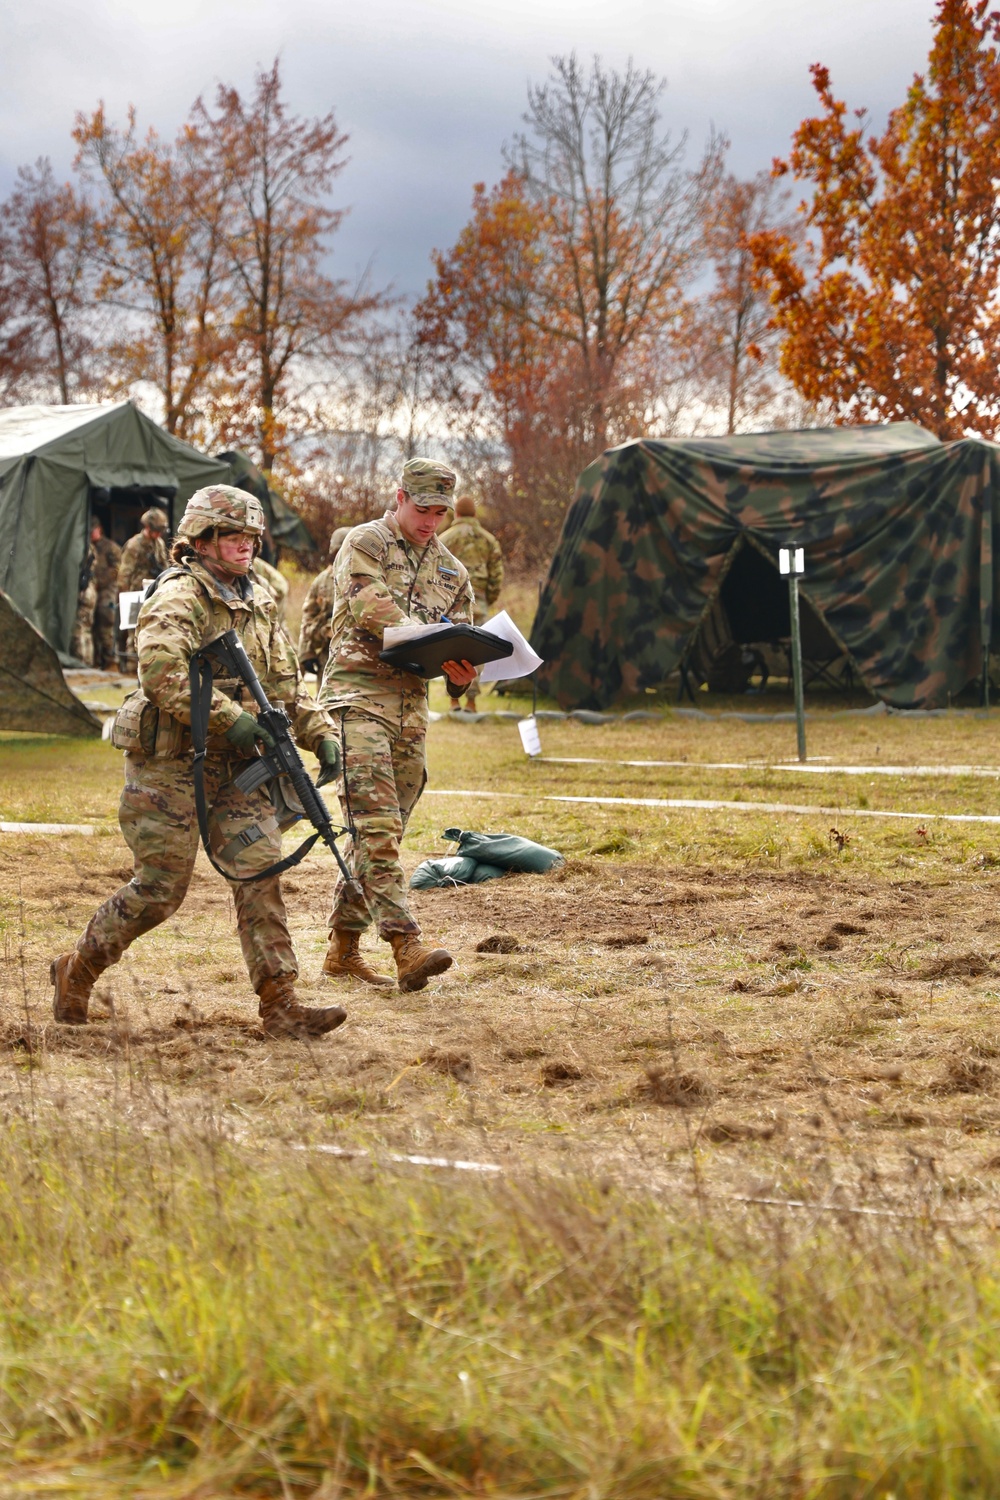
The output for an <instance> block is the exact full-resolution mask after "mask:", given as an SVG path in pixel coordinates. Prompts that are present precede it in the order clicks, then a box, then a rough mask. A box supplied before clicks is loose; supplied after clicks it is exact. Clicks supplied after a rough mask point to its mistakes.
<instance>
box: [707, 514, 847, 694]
mask: <svg viewBox="0 0 1000 1500" xmlns="http://www.w3.org/2000/svg"><path fill="white" fill-rule="evenodd" d="M799 605H800V620H801V628H802V656H803V664H804V667H805V675H806V683H807V685H808V684H809V683H815V682H818V681H823V682H826V683H827V684H828V685H829V686H850V685H851V683H852V674H851V665H850V660H849V658H848V656H847V654H846V653H845V651H844V649H843V647H842V646H841V645H840V644H839V643H838V642H837V640H836V639H835V638H834V636H833V635H832V633H831V632H830V630H829V629H828V628H827V626H826V624H825V623H824V621H823V619H822V616H821V615H820V614H819V613H818V611H817V610H816V609H815V607H814V606H813V605H812V603H811V602H810V601H809V599H808V598H806V596H805V594H802V593H800V595H799ZM790 647H791V618H790V615H789V605H788V584H787V583H786V581H785V579H783V578H782V577H781V575H780V574H779V572H778V569H777V566H776V564H775V562H774V560H773V559H772V558H771V557H770V555H769V554H768V553H766V552H765V551H764V550H763V548H762V547H760V546H759V545H758V544H757V543H755V542H754V541H753V540H752V539H750V538H740V540H738V541H737V542H736V543H735V545H734V547H733V550H732V553H731V554H730V557H729V558H728V559H727V561H726V566H725V569H724V572H723V577H722V583H721V585H720V587H719V589H718V592H717V593H716V595H715V597H714V599H713V600H712V601H711V603H710V605H709V607H708V609H707V610H706V611H705V613H704V615H703V616H702V619H701V622H700V624H699V626H698V631H697V633H696V635H695V638H694V640H693V641H692V643H691V646H690V648H689V651H688V656H687V667H688V670H689V671H690V673H691V675H692V676H694V677H695V678H697V679H698V680H699V681H701V682H704V683H707V684H708V687H709V690H710V691H712V692H725V693H741V692H746V690H747V689H748V688H749V687H750V685H751V682H752V681H753V679H754V678H755V677H756V678H759V679H760V682H761V685H763V684H764V683H765V682H767V680H768V678H769V677H786V676H788V677H790V675H791V668H790V657H789V651H790Z"/></svg>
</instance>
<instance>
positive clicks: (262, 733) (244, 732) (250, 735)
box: [226, 712, 274, 755]
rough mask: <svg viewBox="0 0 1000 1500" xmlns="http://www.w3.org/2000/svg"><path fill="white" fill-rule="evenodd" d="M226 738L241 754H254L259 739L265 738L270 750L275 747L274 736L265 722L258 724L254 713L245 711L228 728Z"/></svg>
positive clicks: (264, 740)
mask: <svg viewBox="0 0 1000 1500" xmlns="http://www.w3.org/2000/svg"><path fill="white" fill-rule="evenodd" d="M226 739H227V740H228V741H229V743H230V744H231V745H232V746H233V748H234V749H236V750H238V751H239V752H240V754H241V755H252V754H253V752H254V745H255V743H256V741H257V740H263V742H264V744H265V745H266V746H267V748H268V749H269V750H273V749H274V736H273V735H272V734H271V733H270V732H269V731H268V730H267V729H265V728H264V726H263V724H258V722H257V720H256V719H255V718H254V716H253V714H248V713H245V712H244V713H241V714H240V716H239V718H238V719H237V720H236V723H235V724H231V725H230V726H229V728H228V729H227V730H226Z"/></svg>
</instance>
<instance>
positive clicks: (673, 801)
mask: <svg viewBox="0 0 1000 1500" xmlns="http://www.w3.org/2000/svg"><path fill="white" fill-rule="evenodd" d="M423 795H424V796H425V797H497V798H499V797H503V798H511V799H513V800H515V801H518V802H584V803H589V804H592V805H593V806H596V807H663V808H668V809H673V810H675V811H694V812H698V811H701V812H751V813H792V814H793V815H795V816H798V817H806V818H818V817H824V818H902V819H904V820H906V821H907V822H913V821H916V822H918V823H927V822H935V823H996V824H1000V814H995V813H935V812H882V811H881V810H880V809H879V808H875V807H805V806H799V805H798V804H796V803H792V802H724V801H721V800H718V799H716V798H714V797H713V798H709V799H698V798H694V797H569V796H557V795H555V794H549V795H542V796H539V795H538V794H533V793H532V792H490V791H483V792H471V791H464V790H457V789H453V790H446V789H444V788H441V787H425V788H424V793H423Z"/></svg>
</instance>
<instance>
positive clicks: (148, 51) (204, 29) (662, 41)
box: [0, 0, 933, 292]
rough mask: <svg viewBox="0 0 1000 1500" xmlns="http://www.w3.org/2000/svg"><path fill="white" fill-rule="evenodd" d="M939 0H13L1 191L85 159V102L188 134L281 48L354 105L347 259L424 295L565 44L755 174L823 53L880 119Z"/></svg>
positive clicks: (288, 82) (801, 105)
mask: <svg viewBox="0 0 1000 1500" xmlns="http://www.w3.org/2000/svg"><path fill="white" fill-rule="evenodd" d="M932 10H933V7H932V4H931V0H811V3H810V4H809V5H807V6H805V5H802V4H801V3H798V0H796V3H790V0H758V3H756V4H754V5H748V4H747V3H746V0H675V3H672V4H671V5H669V6H667V5H664V4H663V3H662V0H622V3H616V4H614V5H609V4H608V0H507V3H505V5H504V6H502V7H500V6H497V7H485V6H484V7H472V6H469V5H468V3H467V0H410V3H405V0H359V3H357V4H355V5H354V6H348V5H344V4H340V5H337V6H331V5H330V4H329V0H240V3H239V4H236V3H234V0H89V3H88V5H87V7H86V11H85V13H81V10H80V7H79V3H78V0H36V4H35V5H34V7H32V8H29V7H27V6H25V5H23V4H21V3H20V0H18V3H16V4H15V0H0V22H2V25H3V29H4V35H5V45H4V54H5V62H6V67H5V87H4V90H3V93H2V95H0V192H2V191H6V190H7V189H8V188H9V186H10V183H11V182H12V181H13V177H14V173H15V171H16V168H17V166H18V164H19V163H21V162H25V161H31V160H34V159H35V158H36V157H37V156H39V155H43V154H44V155H49V156H51V157H52V159H53V162H54V164H55V165H56V168H57V170H59V171H60V172H62V173H67V172H68V171H69V166H70V162H71V159H72V143H71V141H70V130H71V128H72V123H73V118H74V114H75V113H76V111H77V110H89V109H92V108H93V107H94V105H95V104H96V103H97V101H98V100H99V99H104V100H105V101H106V103H107V105H108V108H109V111H110V112H111V114H112V116H113V117H116V118H122V117H123V116H124V112H125V109H126V106H127V105H128V103H129V102H134V103H135V104H136V105H137V106H138V109H139V112H140V119H141V121H142V122H143V123H144V124H155V125H156V127H157V129H159V130H160V131H161V132H162V133H163V134H167V135H169V134H170V133H172V132H173V130H174V129H176V127H177V126H178V124H179V123H180V122H181V120H182V119H183V118H184V116H185V114H186V112H187V110H188V108H189V107H190V105H191V103H192V102H193V100H194V99H195V98H196V97H197V96H198V95H199V94H205V95H211V94H212V92H213V91H214V89H215V87H216V85H217V84H218V83H219V82H220V81H225V82H227V83H234V84H236V86H237V87H239V88H241V89H244V88H248V87H249V86H250V84H251V82H252V77H253V73H254V70H255V68H257V67H258V66H265V67H266V66H268V65H269V64H270V62H271V61H272V60H273V58H274V57H275V56H277V55H280V57H281V59H282V71H283V77H284V80H285V87H286V93H287V96H288V98H289V100H290V101H291V104H292V106H293V108H294V109H295V110H297V111H298V112H300V113H302V114H306V115H315V114H324V113H326V111H327V110H329V109H331V108H334V109H335V110H336V114H337V119H338V123H339V125H340V127H341V128H342V129H344V130H346V131H348V133H349V134H350V137H351V141H350V146H349V148H348V149H349V153H350V157H351V162H350V165H349V167H348V168H347V170H346V171H345V173H344V174H343V176H342V177H341V179H340V181H339V183H338V188H337V196H338V199H339V201H341V202H343V203H347V204H350V205H351V206H352V211H351V213H350V215H349V216H348V218H347V220H346V221H345V224H344V226H343V228H342V230H341V231H340V234H339V235H338V238H337V246H336V252H335V255H334V269H335V271H338V272H339V274H341V275H344V276H347V277H348V278H353V277H354V276H355V275H357V274H358V273H359V272H360V271H361V270H362V269H363V268H364V267H365V266H366V265H367V264H369V262H372V261H374V277H375V280H376V281H377V282H385V281H389V280H392V281H394V282H395V283H396V285H397V286H398V287H399V288H400V289H401V290H404V291H408V292H409V291H414V290H416V291H419V290H420V289H421V288H422V286H423V284H424V282H425V281H426V279H427V275H428V273H429V261H428V256H429V254H430V251H431V250H432V249H433V248H434V247H435V246H437V247H441V248H444V247H446V246H448V245H449V244H450V243H452V241H453V240H454V238H455V236H456V235H457V233H458V231H459V230H460V228H461V226H462V224H463V223H464V222H465V219H466V217H467V213H468V207H469V201H470V197H471V188H472V184H473V182H475V181H477V180H482V179H485V180H487V181H491V180H495V178H496V177H497V175H498V174H499V172H500V171H501V168H502V163H501V147H502V144H503V142H504V140H505V139H508V138H509V137H510V136H511V135H512V134H513V133H514V132H515V131H516V130H517V128H518V126H519V123H520V116H521V114H522V112H523V109H524V103H525V90H526V85H527V83H528V81H529V80H533V81H540V80H541V79H542V78H544V76H545V74H546V72H547V69H548V59H549V58H550V57H551V56H552V55H553V54H562V53H566V52H569V51H572V50H574V49H575V50H576V52H577V53H578V54H579V55H580V57H581V58H583V59H589V58H590V56H592V55H593V54H594V53H599V54H600V55H601V56H602V57H603V59H604V61H605V62H606V63H607V64H609V65H611V66H615V67H622V66H624V64H625V63H626V61H627V59H628V58H629V57H632V58H633V59H634V61H635V62H636V64H637V65H639V66H640V67H648V68H650V69H652V70H653V71H654V72H655V73H657V74H658V75H661V76H665V77H666V79H667V81H668V90H667V94H666V97H665V101H664V121H665V124H666V125H668V126H669V127H670V128H672V129H673V130H675V131H676V132H677V133H680V132H681V131H683V130H684V129H685V128H687V129H688V130H689V132H690V139H691V152H692V156H693V155H694V154H695V153H696V152H697V149H698V147H699V145H700V144H701V143H702V142H703V141H704V139H705V137H706V135H707V133H708V130H709V128H710V126H711V125H712V124H713V123H714V125H715V126H717V127H718V128H719V129H722V130H723V131H725V132H726V134H727V135H728V136H729V137H730V139H731V141H732V154H731V160H732V164H733V166H734V169H735V170H738V171H740V172H743V173H750V172H753V171H756V170H759V169H760V168H761V167H765V166H767V165H769V163H770V160H771V158H772V157H773V156H774V155H776V154H779V153H781V152H783V151H785V150H786V149H787V147H788V143H789V140H790V137H791V133H792V131H793V130H794V128H795V126H796V124H797V123H798V121H799V120H800V119H802V117H803V116H804V115H805V114H806V113H807V112H809V111H810V110H811V108H812V106H813V100H814V95H813V94H812V91H811V88H810V85H809V74H808V68H809V64H810V63H812V62H816V61H823V62H825V63H827V65H828V66H829V67H830V68H831V70H832V73H833V78H834V84H835V87H836V88H837V90H838V92H839V93H840V94H841V95H842V97H845V98H846V99H847V100H848V103H849V104H850V105H851V106H852V107H853V106H855V105H868V106H869V108H870V109H871V111H872V115H873V120H874V122H875V123H876V124H880V123H881V122H882V121H883V120H884V117H885V115H886V114H887V112H888V110H889V109H890V108H891V107H892V106H893V105H894V104H896V103H899V102H900V101H901V100H902V98H903V95H904V92H905V89H906V86H907V84H908V82H909V80H910V77H911V76H912V74H913V72H914V71H915V70H917V69H919V68H920V67H921V65H922V63H923V61H924V60H925V58H926V54H927V50H928V45H929V41H930V33H931V15H932Z"/></svg>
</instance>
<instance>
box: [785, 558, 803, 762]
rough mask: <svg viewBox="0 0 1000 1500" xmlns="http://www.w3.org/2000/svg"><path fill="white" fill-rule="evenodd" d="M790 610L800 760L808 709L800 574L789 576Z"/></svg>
mask: <svg viewBox="0 0 1000 1500" xmlns="http://www.w3.org/2000/svg"><path fill="white" fill-rule="evenodd" d="M788 612H789V614H790V615H791V620H792V682H793V685H794V688H795V730H796V734H797V735H798V742H799V761H800V762H802V763H804V762H805V758H806V710H805V700H804V697H803V692H802V632H801V630H800V629H799V575H798V574H797V573H795V572H792V573H790V574H789V576H788Z"/></svg>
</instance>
